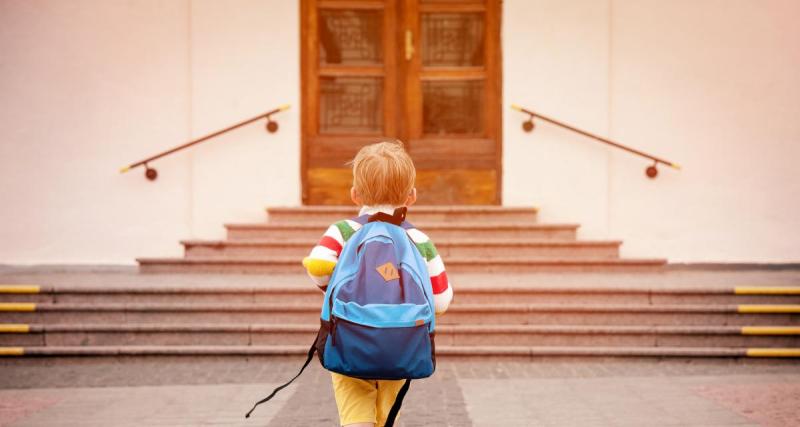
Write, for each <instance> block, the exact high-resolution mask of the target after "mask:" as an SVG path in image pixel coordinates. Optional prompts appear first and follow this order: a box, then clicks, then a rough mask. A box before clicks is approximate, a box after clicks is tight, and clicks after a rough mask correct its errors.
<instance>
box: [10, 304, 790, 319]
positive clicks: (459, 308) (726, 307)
mask: <svg viewBox="0 0 800 427" xmlns="http://www.w3.org/2000/svg"><path fill="white" fill-rule="evenodd" d="M22 304H23V305H24V303H22ZM17 305H20V303H0V313H2V312H4V311H5V312H17V311H25V312H31V313H33V312H38V311H84V310H85V311H117V310H125V311H215V312H219V311H265V312H269V311H279V312H280V311H284V312H285V311H292V312H298V311H313V312H316V311H319V309H320V305H319V304H318V303H298V304H285V303H267V302H253V303H224V304H221V303H216V302H215V303H198V302H192V303H185V302H180V303H174V302H133V303H109V302H96V303H91V302H90V303H71V302H67V303H49V302H45V303H36V304H35V311H31V310H30V309H26V308H25V307H23V308H22V309H19V310H15V309H14V307H15V306H17ZM742 306H758V307H765V308H766V309H767V310H773V311H772V312H773V313H777V312H782V313H800V304H754V305H753V304H658V305H652V304H597V303H590V304H510V303H490V304H487V303H482V304H457V305H452V306H450V308H449V309H448V312H475V311H479V312H480V311H483V312H517V313H519V312H535V311H544V312H552V311H565V312H609V311H611V312H615V311H627V312H704V313H709V312H713V313H738V312H739V309H740V307H742ZM781 310H783V311H781ZM445 316H446V315H445Z"/></svg>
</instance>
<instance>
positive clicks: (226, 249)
mask: <svg viewBox="0 0 800 427" xmlns="http://www.w3.org/2000/svg"><path fill="white" fill-rule="evenodd" d="M313 246H314V242H313V241H310V242H309V244H308V245H306V246H297V245H283V246H281V245H270V246H266V245H263V246H228V245H223V246H201V245H191V246H186V247H185V251H184V253H185V255H186V258H195V259H197V258H220V259H237V258H238V259H242V258H244V259H248V258H249V259H253V258H267V259H269V258H270V257H291V256H295V257H298V258H302V257H304V256H307V255H308V253H309V252H310V251H311V248H312V247H313ZM436 248H437V250H438V251H439V254H441V255H442V257H444V259H447V258H448V257H468V258H479V257H480V258H520V259H548V258H550V259H553V258H560V259H564V258H567V259H574V258H605V259H614V258H619V248H618V246H617V245H615V244H609V245H603V246H597V245H591V246H589V245H586V246H580V245H575V246H545V247H537V246H518V245H504V246H474V245H469V246H466V245H437V246H436Z"/></svg>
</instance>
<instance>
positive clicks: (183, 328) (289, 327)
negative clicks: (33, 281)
mask: <svg viewBox="0 0 800 427" xmlns="http://www.w3.org/2000/svg"><path fill="white" fill-rule="evenodd" d="M3 325H4V324H3V323H0V326H3ZM27 326H28V327H29V328H30V332H31V333H43V332H187V331H188V332H191V331H196V332H213V331H218V332H235V331H252V332H300V333H313V332H316V331H317V330H318V329H319V327H318V326H317V325H315V324H310V323H308V324H306V323H303V324H300V323H255V324H251V323H184V324H172V323H129V324H118V323H88V324H39V323H32V324H28V325H27ZM743 328H744V327H743V326H684V325H680V326H671V325H644V326H640V325H636V326H628V325H549V324H541V325H539V324H525V325H514V324H511V325H477V324H476V325H470V324H462V325H439V326H437V327H436V331H437V333H439V332H441V333H445V334H447V333H456V332H457V333H534V332H535V333H552V334H563V333H573V334H578V333H581V334H585V333H607V334H699V335H704V334H735V335H739V334H741V332H742V329H743ZM747 328H761V329H762V330H763V331H764V333H763V335H800V326H761V327H759V326H747ZM769 331H773V332H772V333H770V332H769ZM0 333H3V330H2V329H0Z"/></svg>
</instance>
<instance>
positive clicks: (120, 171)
mask: <svg viewBox="0 0 800 427" xmlns="http://www.w3.org/2000/svg"><path fill="white" fill-rule="evenodd" d="M129 170H131V167H130V166H123V167H121V168H119V173H125V172H127V171H129Z"/></svg>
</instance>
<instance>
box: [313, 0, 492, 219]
mask: <svg viewBox="0 0 800 427" xmlns="http://www.w3.org/2000/svg"><path fill="white" fill-rule="evenodd" d="M301 5H302V6H301V7H302V10H301V14H302V15H301V16H302V17H303V25H302V35H301V37H302V40H303V43H302V46H303V48H302V52H301V61H302V70H303V79H302V85H303V115H302V117H303V135H302V147H303V148H302V150H303V152H302V168H301V169H302V181H303V203H305V204H349V203H350V201H349V188H350V185H351V181H352V178H351V174H350V170H349V168H348V167H347V166H346V165H345V163H346V162H347V161H349V160H351V159H352V158H353V156H355V154H356V152H357V151H358V149H359V148H360V147H362V146H364V145H366V144H369V143H372V142H377V141H381V140H391V139H396V138H400V139H401V140H402V141H403V142H404V143H405V145H406V149H407V150H408V152H409V153H410V155H411V157H412V158H413V159H414V162H415V165H416V166H417V170H418V173H417V183H416V186H417V188H418V192H419V195H420V203H426V204H496V203H499V202H500V185H499V177H500V176H501V169H500V166H501V164H500V157H501V142H500V137H501V136H500V126H499V120H500V98H499V97H500V68H499V67H500V57H499V52H500V49H499V16H500V13H499V12H500V4H499V0H472V1H469V0H464V1H457V0H439V1H434V0H429V1H425V0H385V1H376V0H348V1H340V0H302V2H301Z"/></svg>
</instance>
